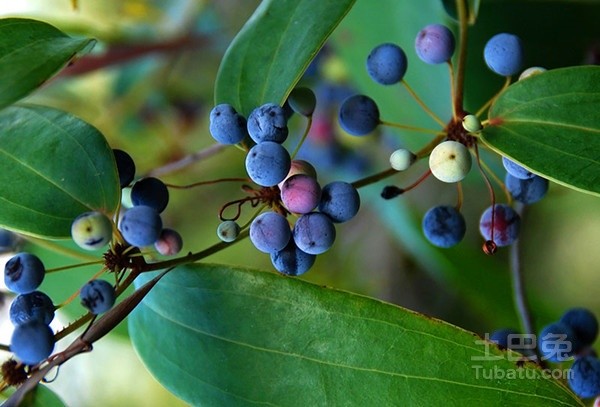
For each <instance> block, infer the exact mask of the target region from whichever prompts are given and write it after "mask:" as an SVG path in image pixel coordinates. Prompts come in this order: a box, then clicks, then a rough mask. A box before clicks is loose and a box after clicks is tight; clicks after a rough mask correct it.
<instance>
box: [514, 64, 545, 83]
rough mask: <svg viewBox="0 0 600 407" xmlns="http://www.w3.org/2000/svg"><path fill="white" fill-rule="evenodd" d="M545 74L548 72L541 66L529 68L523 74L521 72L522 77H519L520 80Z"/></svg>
mask: <svg viewBox="0 0 600 407" xmlns="http://www.w3.org/2000/svg"><path fill="white" fill-rule="evenodd" d="M543 72H546V68H542V67H541V66H532V67H531V68H527V69H525V70H524V71H523V72H521V75H519V80H523V79H526V78H529V77H531V76H535V75H539V74H541V73H543Z"/></svg>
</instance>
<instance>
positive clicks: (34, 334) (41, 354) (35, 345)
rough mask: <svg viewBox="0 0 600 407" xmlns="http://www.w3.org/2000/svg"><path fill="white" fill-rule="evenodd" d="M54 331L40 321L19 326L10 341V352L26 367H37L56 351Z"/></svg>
mask: <svg viewBox="0 0 600 407" xmlns="http://www.w3.org/2000/svg"><path fill="white" fill-rule="evenodd" d="M54 343H55V340H54V333H53V332H52V329H50V327H49V326H48V325H46V324H44V323H41V322H39V321H32V322H28V323H26V324H22V325H18V326H17V327H16V328H15V330H14V331H13V334H12V337H11V340H10V350H11V352H13V353H14V354H15V356H16V357H17V358H19V359H20V360H21V361H22V362H23V363H25V364H26V365H36V364H38V363H40V362H42V361H43V360H44V359H46V358H47V357H48V356H50V354H51V353H52V351H53V350H54Z"/></svg>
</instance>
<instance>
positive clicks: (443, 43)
mask: <svg viewBox="0 0 600 407" xmlns="http://www.w3.org/2000/svg"><path fill="white" fill-rule="evenodd" d="M454 47H455V41H454V34H452V31H450V30H449V29H448V27H446V26H444V25H441V24H431V25H428V26H426V27H425V28H423V29H422V30H421V31H419V33H418V34H417V38H416V39H415V50H416V51H417V56H418V57H419V58H420V59H421V60H422V61H423V62H425V63H428V64H441V63H444V62H447V61H449V60H450V58H452V54H454Z"/></svg>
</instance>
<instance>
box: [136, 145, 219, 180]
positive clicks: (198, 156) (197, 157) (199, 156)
mask: <svg viewBox="0 0 600 407" xmlns="http://www.w3.org/2000/svg"><path fill="white" fill-rule="evenodd" d="M225 148H227V145H225V144H213V145H212V146H209V147H206V148H203V149H202V150H199V151H196V152H195V153H192V154H189V155H186V156H185V157H183V158H182V159H180V160H177V161H173V162H171V163H168V164H165V165H163V166H162V167H157V168H155V169H153V170H152V171H149V172H148V173H146V174H145V175H144V176H143V177H160V176H163V175H166V174H170V173H172V172H175V171H179V170H182V169H183V168H185V167H187V166H190V165H192V164H194V163H196V162H198V161H201V160H204V159H207V158H209V157H212V156H213V155H215V154H217V153H220V152H222V151H224V150H225Z"/></svg>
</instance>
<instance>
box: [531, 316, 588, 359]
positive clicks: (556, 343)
mask: <svg viewBox="0 0 600 407" xmlns="http://www.w3.org/2000/svg"><path fill="white" fill-rule="evenodd" d="M580 347H581V344H580V342H579V339H578V338H577V336H576V335H575V331H573V329H572V328H571V327H570V326H569V325H567V324H565V323H563V322H552V323H550V324H548V325H546V326H545V327H544V328H543V329H542V331H541V332H540V334H539V335H538V349H539V352H540V354H541V355H542V358H543V359H544V360H549V361H551V362H564V361H565V360H568V359H570V358H571V356H573V354H574V353H575V350H576V349H580Z"/></svg>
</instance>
